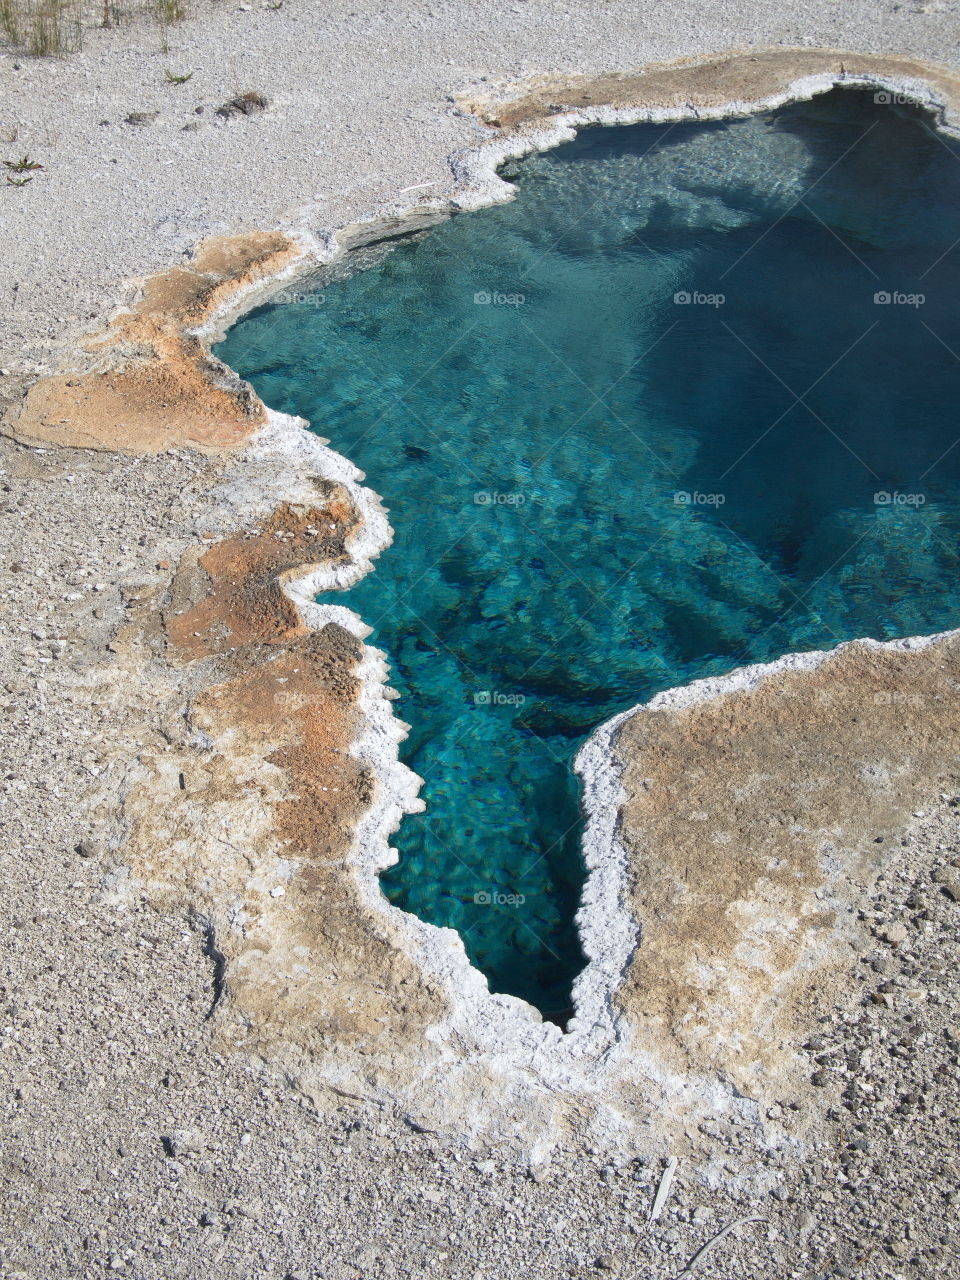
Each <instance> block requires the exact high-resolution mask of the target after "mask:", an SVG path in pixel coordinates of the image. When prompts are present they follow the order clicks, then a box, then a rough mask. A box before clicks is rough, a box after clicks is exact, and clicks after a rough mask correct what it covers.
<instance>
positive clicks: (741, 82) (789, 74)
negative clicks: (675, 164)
mask: <svg viewBox="0 0 960 1280" xmlns="http://www.w3.org/2000/svg"><path fill="white" fill-rule="evenodd" d="M823 74H828V75H835V76H837V78H838V82H840V83H842V82H843V80H849V81H855V80H857V79H863V80H868V81H869V80H870V79H872V78H879V79H884V80H913V81H920V82H923V83H926V84H927V85H929V87H930V88H931V89H932V90H933V91H934V93H935V94H936V95H937V96H938V97H939V98H940V99H941V100H942V101H943V102H944V103H945V104H947V105H948V106H957V105H958V104H960V76H958V75H957V74H956V72H953V71H951V70H949V69H948V68H946V67H940V66H936V65H934V64H933V63H928V62H918V61H916V60H914V59H912V58H896V57H888V56H885V55H882V54H871V53H856V52H852V51H851V50H848V49H762V48H761V49H740V50H735V51H732V52H728V53H723V54H715V55H710V56H706V57H702V56H700V57H691V58H683V59H680V60H679V61H676V62H665V63H652V64H650V65H649V66H646V67H644V68H643V69H642V70H641V71H635V72H611V73H609V74H608V75H599V76H587V75H543V76H535V77H533V78H532V79H529V80H524V81H522V82H521V83H520V84H518V85H516V86H512V87H511V86H503V85H498V86H495V87H494V88H492V89H490V90H488V91H486V92H484V93H480V94H478V93H475V92H471V93H467V94H462V95H460V97H458V99H457V105H458V107H459V108H460V110H462V111H467V112H470V113H471V114H473V115H477V116H479V117H480V119H481V120H483V121H484V123H485V124H489V125H492V126H494V127H496V128H500V129H503V130H504V131H505V132H508V133H509V132H515V131H517V130H520V129H523V128H524V127H525V126H529V125H531V124H536V123H538V122H540V121H542V120H544V119H547V118H549V117H551V116H554V115H557V114H559V113H561V112H563V111H576V110H587V109H589V108H592V107H613V108H617V109H621V110H627V109H630V108H648V109H651V110H674V111H684V110H689V111H696V110H700V111H702V110H707V109H717V108H721V107H725V106H727V105H728V104H730V103H755V102H762V101H763V100H765V99H767V98H770V97H772V96H774V95H776V94H780V93H783V92H784V91H785V90H786V89H787V88H788V87H789V86H790V85H791V84H792V83H794V82H795V81H797V80H799V79H800V78H801V77H803V76H812V75H823Z"/></svg>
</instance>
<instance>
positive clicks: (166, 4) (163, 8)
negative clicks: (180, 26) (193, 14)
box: [153, 0, 187, 27]
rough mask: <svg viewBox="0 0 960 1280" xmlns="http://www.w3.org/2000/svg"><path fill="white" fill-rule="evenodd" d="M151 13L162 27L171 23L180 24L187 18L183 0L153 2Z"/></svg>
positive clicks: (155, 0)
mask: <svg viewBox="0 0 960 1280" xmlns="http://www.w3.org/2000/svg"><path fill="white" fill-rule="evenodd" d="M153 12H154V16H155V17H156V19H157V21H158V22H159V23H160V25H161V26H162V27H166V26H168V25H169V24H170V23H171V22H182V21H183V19H184V18H185V17H186V16H187V7H186V5H185V4H184V3H183V0H153Z"/></svg>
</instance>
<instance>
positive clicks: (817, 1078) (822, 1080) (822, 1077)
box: [810, 1071, 830, 1089]
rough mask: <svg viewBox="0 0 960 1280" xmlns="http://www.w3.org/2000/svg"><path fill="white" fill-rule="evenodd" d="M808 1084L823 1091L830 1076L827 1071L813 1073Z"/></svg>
mask: <svg viewBox="0 0 960 1280" xmlns="http://www.w3.org/2000/svg"><path fill="white" fill-rule="evenodd" d="M810 1083H811V1084H812V1085H816V1087H817V1088H818V1089H823V1088H824V1087H825V1086H826V1085H828V1084H829V1083H830V1075H829V1072H827V1071H815V1072H814V1073H813V1075H812V1076H811V1077H810Z"/></svg>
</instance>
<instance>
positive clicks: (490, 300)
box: [218, 90, 960, 1020]
mask: <svg viewBox="0 0 960 1280" xmlns="http://www.w3.org/2000/svg"><path fill="white" fill-rule="evenodd" d="M958 158H960V144H957V143H955V142H952V141H951V140H950V139H947V138H944V137H942V136H940V135H937V134H936V133H935V132H934V131H933V129H932V128H931V126H930V124H929V123H928V121H927V119H926V117H924V116H922V115H920V114H919V113H917V112H915V111H914V110H912V109H910V108H904V107H900V106H896V105H886V104H881V105H878V104H876V103H875V101H874V97H873V95H872V94H868V93H863V92H853V91H850V90H848V91H844V92H839V91H838V92H834V93H832V94H830V95H828V96H826V97H823V98H820V99H818V100H817V101H815V102H814V103H812V104H808V105H803V106H796V107H792V108H787V109H784V110H782V111H779V112H777V113H775V114H773V115H769V116H765V117H757V118H754V119H750V120H744V121H737V122H732V123H721V124H706V125H693V124H691V125H674V126H671V127H667V126H652V125H646V126H640V127H635V128H609V129H588V130H584V131H582V132H581V134H580V135H579V137H578V138H577V140H576V141H575V142H573V143H569V144H565V145H564V146H562V147H559V148H557V149H556V150H554V151H551V152H548V153H545V154H543V155H539V156H534V157H530V158H528V159H525V160H523V161H521V162H517V163H514V164H512V165H511V166H509V169H508V171H507V172H506V175H505V176H507V177H509V178H510V179H511V180H513V181H515V182H516V184H517V186H518V190H519V196H518V199H517V200H516V201H514V202H513V203H511V204H509V205H505V206H500V207H497V208H493V209H487V210H484V211H481V212H478V213H470V214H464V215H461V216H458V217H456V218H455V219H454V220H452V221H450V222H448V223H445V224H444V225H442V226H441V227H439V228H437V229H434V230H433V231H431V232H430V233H428V234H426V235H423V236H420V237H417V238H414V239H411V240H407V241H401V242H397V243H395V244H394V245H392V246H391V247H390V248H389V251H381V252H373V253H371V252H369V251H368V252H366V253H364V254H362V255H360V256H358V257H357V259H356V261H355V264H354V265H355V267H356V268H357V269H356V270H355V272H354V274H350V275H347V273H346V272H344V270H343V269H342V267H341V268H337V270H336V272H333V273H329V274H328V275H327V276H326V277H323V276H318V277H317V279H316V280H315V281H313V282H312V283H311V284H309V285H308V286H306V287H304V286H301V291H302V292H303V293H306V294H308V295H309V296H307V297H306V298H301V299H300V300H295V301H292V302H280V303H278V304H277V305H273V306H268V307H264V308H261V309H260V310H258V311H255V312H253V313H252V314H250V315H249V316H247V317H246V318H245V319H243V320H242V321H241V322H240V323H239V324H238V325H237V326H236V327H235V328H234V329H233V330H232V331H231V332H230V333H229V335H228V336H227V339H226V341H225V342H223V343H222V344H221V346H220V347H219V349H218V354H219V355H220V356H221V357H222V358H223V359H224V360H226V361H227V362H228V363H229V364H231V365H232V366H233V367H234V368H236V369H237V370H239V371H240V372H241V373H242V374H243V376H244V377H246V378H248V379H249V380H250V381H251V382H252V383H253V385H254V386H255V387H256V389H257V391H258V392H259V393H260V395H261V396H262V397H263V399H264V400H265V401H266V402H267V403H268V404H270V405H272V406H274V407H275V408H277V409H282V410H284V411H285V412H288V413H295V414H301V415H303V416H304V417H306V418H309V419H310V421H311V422H312V424H313V426H314V428H315V429H316V430H317V431H318V432H320V433H321V434H322V435H324V436H326V437H329V438H330V440H331V443H332V445H333V447H334V448H336V449H337V450H339V451H340V452H342V453H344V454H346V455H348V456H349V457H350V458H352V459H353V460H354V461H355V462H356V463H357V464H358V465H359V466H361V467H362V468H363V469H364V471H365V472H366V474H367V478H368V482H369V484H370V485H372V486H373V488H375V489H376V490H377V491H378V492H379V493H380V494H381V495H382V496H383V498H384V501H385V503H386V505H387V507H388V508H389V510H390V512H391V516H390V518H391V523H392V524H393V526H394V528H395V530H396V537H395V542H394V545H393V546H392V548H390V549H389V550H388V551H386V552H385V553H384V554H383V556H382V557H381V559H380V560H379V561H378V563H377V567H376V571H375V572H374V573H373V574H371V575H368V577H367V578H366V579H365V580H364V581H363V582H362V583H360V584H359V585H358V586H357V587H355V588H354V589H353V590H352V591H350V592H349V593H348V595H347V596H342V595H341V596H338V597H337V599H338V600H339V601H340V602H343V603H347V604H350V605H351V606H352V607H353V608H355V609H356V610H357V611H358V612H359V613H360V614H361V615H362V617H363V618H364V619H365V620H366V621H367V622H368V623H370V624H371V625H372V626H373V627H374V629H375V634H374V635H373V637H372V638H371V642H372V643H375V644H377V645H378V646H380V647H381V648H383V649H384V650H386V652H387V653H388V655H389V657H390V660H391V663H392V671H393V681H394V684H395V686H396V687H397V689H398V690H399V691H400V694H401V699H400V702H399V704H398V707H397V709H398V712H399V714H400V715H401V717H402V718H403V719H405V720H407V721H409V722H410V724H411V725H412V729H411V732H410V736H409V739H408V740H407V742H406V744H405V748H404V751H403V754H404V758H405V759H406V761H407V762H408V763H409V764H410V766H411V767H412V768H413V769H415V770H416V771H417V772H418V773H419V774H421V775H422V776H423V777H424V778H425V779H426V786H425V789H424V793H423V794H424V796H425V799H426V801H427V810H426V812H425V813H424V814H422V815H418V816H412V817H408V818H407V819H405V821H404V823H403V825H402V827H401V829H400V832H399V833H398V835H397V837H396V841H395V843H396V846H397V848H398V849H399V851H400V862H399V864H398V866H397V867H395V868H393V869H392V870H391V871H390V872H389V873H388V874H387V875H385V876H384V878H383V885H384V890H385V892H386V893H387V894H388V896H389V897H390V898H391V900H393V901H394V902H396V903H398V904H399V905H401V906H403V907H404V908H406V909H407V910H410V911H414V912H416V913H417V914H419V915H421V916H423V917H424V918H425V919H427V920H431V921H433V922H435V923H437V924H444V925H451V926H453V927H454V928H457V929H459V930H460V932H461V934H462V936H463V938H464V941H465V943H466V946H467V949H468V951H469V953H470V955H471V957H472V959H473V960H474V962H475V963H476V964H477V965H479V967H480V968H481V969H483V971H484V972H485V973H486V974H487V976H488V977H489V980H490V983H491V986H492V988H493V989H494V990H498V991H507V992H511V993H514V994H516V995H520V996H522V997H524V998H526V999H527V1000H530V1001H531V1002H533V1003H534V1004H536V1005H538V1006H539V1007H540V1008H541V1009H542V1010H543V1011H544V1012H545V1013H546V1014H548V1015H549V1016H553V1017H556V1018H558V1019H561V1020H562V1018H563V1016H564V1013H565V1011H566V1010H567V1009H568V1008H569V1003H570V983H571V980H572V978H573V977H574V976H575V975H576V973H577V972H578V970H579V968H580V967H581V966H582V963H583V958H582V955H581V953H580V950H579V947H578V943H577V938H576V933H575V929H574V926H573V915H574V912H575V910H576V905H577V900H578V894H579V890H580V886H581V883H582V868H581V862H580V854H579V840H580V822H579V815H578V789H577V785H576V782H575V779H574V778H573V775H572V773H571V769H570V762H571V759H572V757H573V755H574V753H575V750H576V748H577V747H578V746H579V744H580V743H581V741H582V740H583V738H584V736H585V735H586V734H588V733H589V732H590V731H591V730H592V729H593V728H594V727H595V726H597V725H598V724H599V723H600V722H601V721H603V720H605V719H606V718H607V717H609V716H610V715H612V714H613V713H614V712H617V711H619V710H621V709H623V708H625V707H627V706H630V705H632V704H633V703H636V702H638V701H640V700H642V699H646V698H648V697H650V696H651V695H652V694H653V693H654V692H656V691H657V690H659V689H663V688H665V687H668V686H670V685H675V684H678V683H682V682H685V681H689V680H691V679H694V678H696V677H699V676H703V675H707V674H711V673H718V672H722V671H726V670H728V669H730V668H731V667H733V666H735V665H738V664H741V663H743V662H751V661H758V660H767V659H771V658H773V657H776V656H778V655H780V654H782V653H786V652H789V651H793V650H803V649H814V648H823V647H830V646H832V645H834V644H835V643H837V642H838V641H841V640H846V639H850V638H852V637H855V636H865V635H868V636H874V637H877V638H889V637H894V636H902V635H912V634H917V633H923V632H929V631H933V630H936V629H939V628H944V627H947V626H950V625H955V624H956V623H957V622H958V621H960V583H958V577H957V570H958V545H960V544H958V532H960V484H958V481H960V447H955V446H957V439H958V436H960V426H958V411H957V406H958V405H960V306H958V299H960V250H958V249H956V248H954V245H955V242H957V241H958V239H960V165H958V163H957V160H958ZM361 268H362V269H361ZM878 294H879V295H883V294H886V295H891V296H893V300H891V301H889V302H884V301H882V300H877V298H876V295H878ZM917 295H920V296H922V299H923V300H922V301H920V300H919V298H918V296H917ZM286 296H287V297H289V295H286ZM684 296H689V297H690V299H691V300H690V301H683V300H682V298H683V297H684ZM721 297H722V301H721V300H720V299H721ZM884 495H887V496H888V498H889V500H888V501H885V500H884Z"/></svg>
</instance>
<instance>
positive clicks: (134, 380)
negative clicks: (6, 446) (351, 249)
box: [11, 232, 303, 453]
mask: <svg viewBox="0 0 960 1280" xmlns="http://www.w3.org/2000/svg"><path fill="white" fill-rule="evenodd" d="M302 256H303V250H302V249H300V247H299V246H298V245H296V244H295V243H294V242H293V241H292V240H291V239H290V238H289V237H288V236H286V235H284V234H283V233H281V232H255V233H254V234H251V235H246V236H236V237H218V238H215V239H212V240H207V241H204V243H203V244H202V245H201V246H200V247H199V249H198V250H197V253H196V255H195V256H194V258H193V261H192V262H191V263H190V265H189V266H186V267H174V268H172V269H171V270H169V271H165V272H162V273H161V274H159V275H156V276H152V277H150V278H149V279H148V280H146V281H145V283H144V285H143V291H142V296H141V298H140V300H139V302H137V303H136V304H135V306H134V307H133V308H132V309H131V310H129V311H124V312H121V313H120V314H119V315H117V316H116V317H115V318H114V320H113V322H112V323H111V326H110V329H109V330H108V332H107V333H106V334H104V335H101V336H100V337H98V338H94V339H91V340H90V341H88V342H87V343H85V344H84V348H83V353H82V366H81V367H80V368H79V369H78V370H77V371H76V372H69V373H58V374H54V375H51V376H50V377H47V378H43V379H41V380H40V381H39V382H37V383H35V384H34V385H33V387H31V388H30V390H29V392H28V393H27V396H26V399H25V401H24V404H23V407H22V409H21V411H20V414H19V416H18V418H17V419H16V421H15V423H14V424H13V426H12V428H11V430H12V434H13V435H14V436H15V438H16V439H18V440H20V441H22V442H23V443H25V444H33V445H39V444H43V445H50V444H59V445H66V446H70V447H77V448H89V449H116V450H124V451H127V452H131V453H157V452H160V451H162V450H164V449H171V448H177V447H183V446H188V447H191V448H194V449H200V450H202V451H204V452H208V453H209V452H216V451H220V450H226V449H235V448H237V447H238V446H240V445H242V444H243V443H244V442H245V441H246V440H247V439H249V437H250V435H251V433H252V432H253V431H254V429H255V428H256V427H258V426H259V425H260V424H261V423H262V422H263V421H264V417H265V414H264V409H263V406H262V404H261V403H260V401H259V400H258V399H257V398H256V397H255V396H253V395H251V393H250V391H249V388H247V387H246V386H245V384H244V383H242V382H241V381H240V379H239V378H237V377H236V376H234V375H233V374H232V373H231V372H230V371H229V370H228V369H226V368H225V366H223V365H221V364H220V362H219V361H217V360H215V359H213V357H211V356H210V355H209V353H208V352H207V351H206V349H205V348H204V345H203V343H202V342H201V341H200V340H199V339H198V338H197V337H196V336H195V335H194V334H193V333H192V332H191V330H193V329H195V328H197V327H198V326H200V325H202V324H204V323H205V322H206V321H208V320H209V319H211V318H212V317H213V316H214V315H215V314H216V313H217V311H218V309H219V308H220V307H221V306H222V305H223V304H224V303H225V302H226V301H227V300H228V299H230V298H231V297H233V296H234V295H235V294H237V293H238V292H239V291H241V290H242V289H243V288H245V287H247V286H249V285H251V284H253V283H255V282H257V281H259V280H263V279H266V278H269V277H270V276H274V275H276V274H278V273H279V272H280V271H282V270H283V268H284V267H286V266H289V265H290V264H291V263H293V262H295V261H296V260H297V259H298V258H300V257H302Z"/></svg>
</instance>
